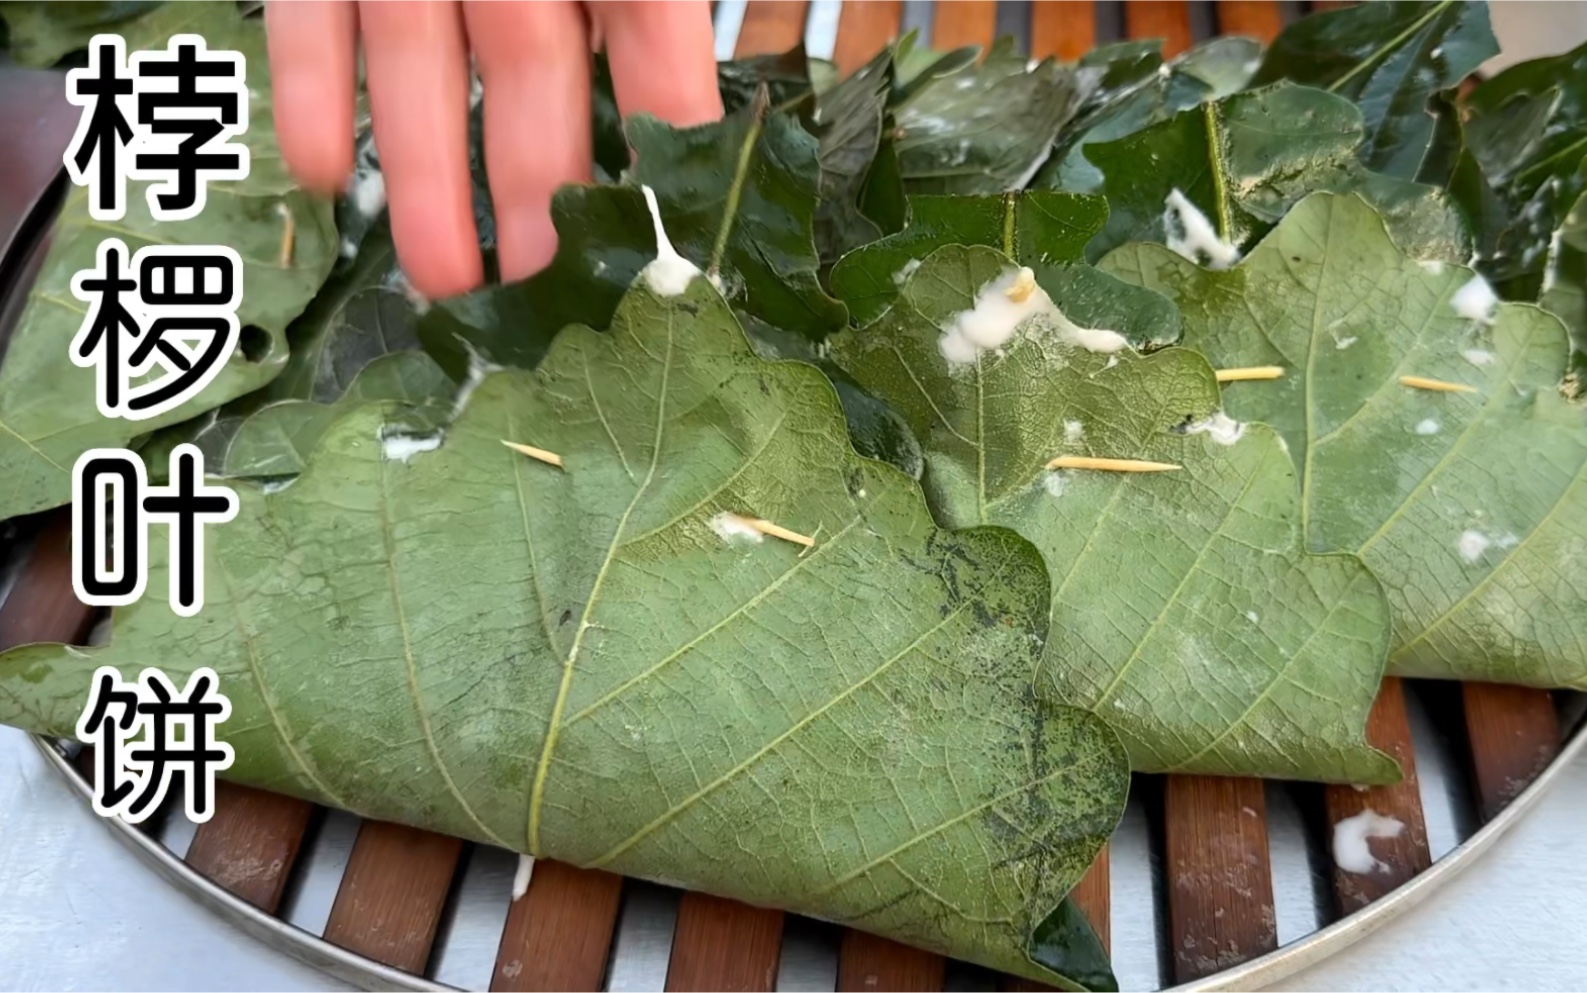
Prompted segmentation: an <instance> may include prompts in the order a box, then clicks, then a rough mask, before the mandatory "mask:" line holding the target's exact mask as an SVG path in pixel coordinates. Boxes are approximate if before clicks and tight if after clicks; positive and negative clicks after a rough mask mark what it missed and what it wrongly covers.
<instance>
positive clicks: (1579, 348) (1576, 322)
mask: <svg viewBox="0 0 1587 993" xmlns="http://www.w3.org/2000/svg"><path fill="white" fill-rule="evenodd" d="M1583 168H1584V169H1587V164H1584V166H1583ZM1538 302H1539V303H1540V304H1542V305H1543V306H1544V307H1546V308H1547V309H1549V310H1551V311H1553V312H1554V313H1555V314H1556V315H1558V317H1559V319H1560V320H1562V321H1564V322H1565V327H1566V328H1568V329H1569V330H1570V340H1571V374H1570V376H1569V377H1568V390H1569V392H1570V394H1571V395H1572V396H1576V397H1579V396H1580V395H1581V393H1582V387H1583V379H1582V377H1583V375H1584V374H1587V193H1583V194H1582V195H1581V196H1580V197H1578V198H1577V200H1576V203H1575V205H1574V206H1572V207H1571V209H1570V211H1569V212H1568V213H1566V215H1565V220H1564V222H1563V223H1561V224H1560V226H1559V228H1558V229H1557V230H1556V231H1555V232H1554V235H1553V237H1552V238H1550V239H1549V257H1548V263H1547V265H1546V267H1545V268H1544V276H1543V284H1542V296H1541V297H1539V298H1538Z"/></svg>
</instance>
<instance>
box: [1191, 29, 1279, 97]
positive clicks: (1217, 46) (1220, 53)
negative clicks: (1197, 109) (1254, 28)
mask: <svg viewBox="0 0 1587 993" xmlns="http://www.w3.org/2000/svg"><path fill="white" fill-rule="evenodd" d="M1261 64H1262V43H1261V42H1259V41H1257V40H1255V39H1254V38H1239V37H1228V38H1213V39H1212V40H1210V41H1204V42H1202V43H1201V44H1199V45H1197V46H1195V47H1194V48H1192V49H1190V50H1189V51H1188V52H1185V53H1184V54H1183V55H1180V56H1178V57H1177V58H1175V59H1174V60H1173V61H1172V62H1170V63H1169V68H1170V69H1172V70H1174V71H1177V72H1182V73H1184V74H1185V75H1187V76H1193V77H1195V78H1196V79H1199V80H1201V81H1202V82H1203V83H1205V84H1207V86H1208V87H1209V88H1210V90H1211V93H1210V96H1209V99H1212V100H1221V99H1223V98H1224V97H1227V96H1233V95H1234V94H1236V93H1238V92H1240V91H1241V90H1243V89H1245V87H1246V84H1248V83H1249V82H1250V81H1251V77H1252V76H1254V75H1256V70H1257V69H1258V68H1260V67H1261Z"/></svg>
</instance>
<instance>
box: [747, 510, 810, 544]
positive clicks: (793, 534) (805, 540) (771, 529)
mask: <svg viewBox="0 0 1587 993" xmlns="http://www.w3.org/2000/svg"><path fill="white" fill-rule="evenodd" d="M743 521H744V523H745V524H748V525H749V526H750V527H752V528H754V529H755V530H756V531H759V532H760V533H761V534H767V535H771V536H772V537H773V538H781V539H782V540H783V541H791V542H793V543H794V544H796V545H803V546H805V547H806V548H811V547H813V546H814V545H815V543H816V540H815V539H814V538H812V537H810V536H809V535H807V534H800V533H799V532H797V531H790V530H788V529H787V528H785V527H782V526H781V525H777V524H773V523H772V522H771V521H763V520H761V519H760V518H758V517H745V518H743Z"/></svg>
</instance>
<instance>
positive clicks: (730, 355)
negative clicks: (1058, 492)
mask: <svg viewBox="0 0 1587 993" xmlns="http://www.w3.org/2000/svg"><path fill="white" fill-rule="evenodd" d="M394 427H396V425H395V424H394V423H393V422H392V419H391V410H390V409H389V408H387V407H384V406H382V405H379V404H364V405H359V406H356V407H354V408H353V409H352V410H351V411H349V412H348V413H347V414H345V416H342V417H341V418H340V419H338V420H336V421H335V423H333V424H332V425H330V426H329V427H328V428H327V429H326V430H325V432H324V434H323V435H322V436H321V438H320V440H319V443H318V446H317V447H316V449H315V450H314V451H313V452H312V453H311V454H310V456H309V458H308V465H307V467H306V469H305V470H304V472H303V473H302V475H300V476H299V477H298V479H297V481H296V482H295V483H294V484H293V485H292V486H291V487H290V488H289V489H285V490H282V491H278V492H274V493H270V494H265V493H263V492H261V491H260V490H258V489H257V488H254V487H252V486H250V485H247V484H241V485H239V489H240V490H241V491H242V498H243V504H244V507H243V511H242V513H241V515H240V516H239V518H238V519H237V520H236V521H233V522H231V523H230V524H228V525H226V526H225V527H223V528H218V529H215V530H213V531H212V532H211V534H210V536H209V540H208V542H207V552H208V556H209V560H208V561H209V565H208V569H207V581H208V591H207V603H208V605H207V606H206V608H205V610H204V612H203V613H202V614H201V615H199V616H198V617H197V618H193V619H187V620H179V619H177V618H175V617H174V615H173V614H172V613H171V612H170V610H169V609H168V608H167V607H166V606H165V605H164V604H163V603H162V602H160V601H159V600H158V599H156V598H146V599H145V600H144V602H142V603H140V604H138V605H136V606H134V607H132V608H129V609H128V610H126V611H125V612H123V613H122V614H120V615H118V617H117V623H116V630H115V632H114V637H113V639H112V641H111V643H110V644H109V645H108V646H106V647H105V648H102V649H91V650H86V651H77V650H66V649H62V648H60V647H59V646H33V647H29V648H24V649H20V650H17V651H15V652H13V653H8V654H7V655H5V656H3V657H0V687H3V691H0V719H4V720H6V721H8V722H12V723H17V724H21V725H24V726H27V727H30V728H33V729H35V730H41V731H49V730H53V731H55V732H57V733H59V732H60V731H61V730H62V729H66V728H69V726H70V724H71V722H73V721H75V718H76V712H77V710H79V709H80V706H81V699H82V694H83V693H84V692H85V691H86V687H87V682H88V679H89V677H90V675H91V673H92V671H93V669H94V667H95V666H97V665H99V664H101V663H109V664H117V665H120V666H121V667H122V668H123V671H128V670H131V669H134V668H135V667H136V666H138V665H139V663H141V662H143V661H145V660H146V659H147V657H148V656H147V652H148V651H149V649H150V646H156V645H157V646H159V649H160V653H161V657H162V659H164V660H169V661H168V663H167V664H166V667H167V671H168V672H171V673H172V674H173V676H175V675H176V674H178V673H179V672H180V670H181V668H182V666H184V665H187V666H192V665H197V664H208V665H211V666H213V667H214V668H215V669H216V671H217V672H218V673H219V674H220V677H221V680H222V684H223V688H224V689H225V691H226V692H227V693H228V695H229V696H230V697H231V700H232V704H233V717H232V719H231V721H230V722H228V723H227V725H225V727H224V728H223V729H222V734H223V736H224V737H225V738H226V739H227V740H228V741H230V742H231V743H232V745H233V746H234V747H235V748H236V751H237V756H238V762H237V765H236V767H234V768H233V770H232V774H233V775H235V776H236V777H238V778H240V779H241V780H243V781H245V782H250V783H253V784H255V785H259V786H263V787H266V788H270V789H276V790H281V791H285V792H291V793H296V794H299V795H304V796H309V797H312V798H314V799H317V800H321V801H323V802H329V803H334V804H336V805H338V806H343V807H346V808H347V809H350V810H353V811H355V812H359V813H361V814H364V815H366V816H372V817H380V818H387V819H395V820H401V821H405V822H408V823H416V824H420V825H422V826H425V827H428V828H431V829H435V830H442V831H446V832H450V833H453V834H458V835H462V836H465V837H469V838H474V839H478V840H481V841H487V842H491V843H495V844H502V845H505V846H507V847H510V848H514V849H517V850H520V851H526V852H528V853H530V854H534V855H536V856H541V855H544V856H548V857H553V858H558V859H562V860H565V861H569V862H572V863H574V864H578V865H601V866H605V867H607V868H609V869H612V870H613V871H617V872H622V873H626V874H630V875H637V876H643V877H646V878H651V879H659V880H662V881H667V882H674V883H681V884H685V885H688V886H690V887H691V888H694V889H703V890H706V891H709V892H716V893H722V894H724V895H728V896H732V897H736V898H739V899H744V900H749V901H751V902H754V903H760V904H772V905H777V906H784V907H788V908H790V909H793V910H796V911H801V912H805V913H811V914H815V915H818V916H821V917H824V918H827V919H831V920H837V921H842V922H845V923H850V924H853V925H855V926H857V927H861V928H866V929H870V930H875V931H879V932H882V933H884V934H888V935H891V936H893V937H896V938H899V939H901V940H904V941H909V942H914V943H916V944H920V945H923V946H925V947H929V948H934V949H937V950H939V951H943V952H945V953H947V954H953V955H958V956H962V957H968V958H970V959H973V960H976V961H979V962H982V963H983V964H985V965H988V966H990V967H993V968H999V969H1008V970H1013V971H1017V972H1021V973H1023V974H1026V975H1029V976H1031V977H1033V978H1040V979H1043V980H1044V981H1047V982H1049V983H1051V982H1061V981H1063V980H1062V977H1059V976H1056V975H1055V974H1053V973H1050V972H1047V971H1046V970H1043V969H1041V968H1038V967H1036V966H1035V965H1034V964H1033V963H1032V962H1031V960H1030V959H1029V958H1028V951H1027V947H1028V942H1029V941H1030V938H1031V935H1032V933H1033V931H1034V929H1035V928H1036V927H1037V926H1038V925H1039V924H1040V923H1042V921H1043V920H1044V919H1046V917H1047V916H1048V915H1049V914H1051V913H1052V912H1053V911H1054V910H1055V908H1057V907H1058V905H1059V903H1060V901H1061V899H1062V897H1063V894H1064V893H1065V892H1066V891H1067V890H1068V888H1069V887H1070V886H1071V885H1072V884H1073V882H1074V881H1075V880H1076V879H1078V878H1079V876H1080V874H1081V873H1082V872H1083V871H1084V870H1085V867H1086V866H1087V865H1088V864H1089V862H1090V860H1091V858H1092V856H1093V855H1094V853H1095V851H1096V849H1097V848H1098V847H1099V846H1100V845H1101V843H1102V841H1103V840H1104V839H1105V837H1106V836H1107V834H1108V832H1109V831H1110V830H1111V829H1112V826H1113V824H1114V823H1115V821H1116V818H1117V816H1118V814H1119V812H1120V810H1121V809H1122V803H1123V797H1124V791H1125V789H1126V788H1127V767H1126V764H1125V760H1124V755H1123V752H1122V749H1120V748H1119V746H1118V744H1117V741H1116V739H1115V738H1114V737H1113V735H1112V734H1111V732H1109V731H1108V730H1107V728H1106V727H1105V726H1104V725H1103V724H1102V723H1101V722H1100V721H1097V720H1096V719H1095V718H1094V717H1092V716H1090V715H1087V714H1085V713H1083V712H1082V711H1078V710H1074V709H1070V708H1064V707H1058V706H1054V705H1051V704H1049V703H1047V702H1045V701H1044V700H1042V699H1040V698H1038V696H1037V694H1036V693H1035V691H1034V682H1035V679H1036V675H1037V672H1038V667H1039V658H1040V646H1041V642H1042V639H1043V633H1044V631H1045V627H1046V608H1045V603H1046V589H1047V579H1046V575H1045V571H1044V570H1043V569H1042V566H1041V562H1040V557H1039V556H1038V555H1037V554H1036V553H1035V551H1034V550H1033V549H1031V548H1030V546H1029V545H1028V544H1026V543H1025V542H1023V541H1021V540H1019V539H1018V538H1017V537H1016V536H1014V535H1013V534H1012V533H1010V532H1007V531H1004V530H1000V529H989V528H987V529H976V530H971V531H963V532H945V531H940V530H938V529H937V528H936V527H934V526H933V524H932V523H931V520H930V517H929V513H928V512H927V510H926V507H925V505H924V503H923V502H922V501H921V499H920V495H919V490H918V488H917V487H916V486H915V484H914V483H912V482H911V481H909V480H908V479H907V478H906V477H904V476H903V475H901V474H900V473H898V472H897V471H896V470H893V469H891V468H890V467H887V466H884V465H881V464H879V463H874V462H869V461H867V460H863V459H860V458H858V457H856V456H855V455H854V454H853V453H852V451H850V450H849V449H848V447H847V445H846V443H845V438H846V435H845V428H844V425H843V419H842V414H841V410H840V408H839V405H838V402H837V399H836V397H835V396H834V395H833V393H832V390H831V388H830V386H829V385H828V384H827V383H826V381H825V379H824V378H823V377H822V376H821V374H820V373H819V372H818V371H817V370H815V369H813V368H811V367H809V366H805V365H802V364H798V363H787V362H783V363H772V362H767V361H764V360H761V359H759V358H756V357H755V355H754V354H753V352H752V350H751V349H750V347H749V346H748V343H747V342H746V340H745V338H744V336H743V333H742V331H741V330H740V329H739V327H738V325H737V324H736V322H735V321H734V320H733V319H732V317H731V314H730V312H729V310H728V308H727V307H726V306H725V304H724V303H723V302H722V301H721V299H720V298H719V297H717V296H716V293H715V291H714V290H713V289H711V288H710V286H709V285H708V284H707V283H706V282H705V281H704V280H701V279H696V280H694V281H693V283H692V285H691V287H690V289H689V290H688V292H687V293H686V294H685V295H684V296H681V297H677V298H672V299H666V300H663V299H660V298H656V297H654V296H652V295H650V294H649V292H648V291H644V290H635V291H634V292H633V293H631V294H630V296H629V297H628V298H627V300H626V301H625V303H624V305H623V306H622V307H621V308H620V309H619V311H618V314H617V317H616V319H615V320H614V323H613V327H612V329H611V330H610V331H609V332H606V333H596V332H593V331H591V330H589V329H587V328H579V327H574V328H570V329H568V330H566V331H565V332H564V333H563V334H562V335H560V336H559V337H558V339H557V341H556V343H555V344H554V346H553V348H552V350H551V353H550V354H549V356H548V357H547V359H546V361H545V362H544V363H543V364H542V365H541V366H540V368H539V369H538V370H537V371H536V372H534V373H527V372H501V373H495V374H492V375H490V376H488V377H487V378H486V379H485V380H484V382H483V383H482V384H481V385H480V386H479V387H478V389H477V390H476V391H475V393H474V395H473V396H472V398H471V399H470V401H469V403H468V405H467V407H466V409H465V410H464V411H463V413H462V415H461V416H460V417H459V418H458V419H457V420H455V421H454V422H453V423H452V424H451V425H450V426H449V427H448V428H447V429H446V433H445V436H444V441H443V443H442V444H441V445H440V446H439V447H437V448H435V449H434V450H433V451H425V452H420V453H417V454H412V455H410V456H409V457H408V458H407V460H406V461H399V460H396V459H394V458H389V457H384V456H383V450H384V449H385V447H386V443H385V442H384V441H383V440H382V437H383V436H386V437H389V431H390V430H391V429H392V428H394ZM504 438H507V439H514V440H517V441H520V442H523V443H526V444H534V445H537V446H542V447H545V448H547V449H550V450H554V451H556V452H558V453H560V454H561V455H562V456H563V458H564V460H565V461H564V466H563V467H561V468H558V467H555V466H550V465H546V464H543V463H540V462H536V461H534V460H530V459H525V458H523V457H522V456H520V455H518V454H517V453H516V452H513V451H510V450H508V449H506V448H504V447H503V446H502V445H501V444H500V441H501V440H502V439H504ZM722 512H731V513H736V514H741V515H746V516H756V517H761V518H765V519H769V520H772V521H775V522H776V523H778V524H780V525H783V526H786V527H788V528H790V529H793V530H797V531H799V532H801V533H804V534H809V535H813V536H814V537H815V538H816V545H815V547H814V548H812V549H809V550H805V549H802V548H800V547H799V546H797V545H793V544H790V543H787V542H777V541H766V542H764V543H744V544H735V543H732V542H730V541H727V540H724V538H722V537H720V536H719V535H718V534H717V533H716V532H715V531H713V529H712V527H711V523H710V522H711V521H712V519H713V517H714V516H715V515H717V514H719V513H722ZM154 559H155V561H154V568H153V570H152V573H151V579H150V583H151V589H153V588H156V587H161V586H162V584H163V583H164V582H165V574H164V573H165V568H164V561H163V551H162V550H160V549H156V550H155V551H154Z"/></svg>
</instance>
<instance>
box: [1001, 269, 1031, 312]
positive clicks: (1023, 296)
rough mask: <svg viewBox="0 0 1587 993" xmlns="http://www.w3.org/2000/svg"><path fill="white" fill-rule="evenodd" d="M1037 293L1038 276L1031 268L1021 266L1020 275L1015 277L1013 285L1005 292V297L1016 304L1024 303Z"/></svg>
mask: <svg viewBox="0 0 1587 993" xmlns="http://www.w3.org/2000/svg"><path fill="white" fill-rule="evenodd" d="M1034 292H1036V274H1035V273H1034V272H1032V271H1031V270H1030V267H1029V266H1021V267H1020V270H1019V273H1018V274H1016V275H1015V276H1014V282H1013V285H1011V286H1009V288H1008V289H1006V290H1004V291H1003V295H1004V296H1006V297H1008V298H1009V299H1010V300H1012V301H1014V302H1015V303H1024V302H1025V301H1026V300H1029V299H1030V295H1031V294H1032V293H1034Z"/></svg>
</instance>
